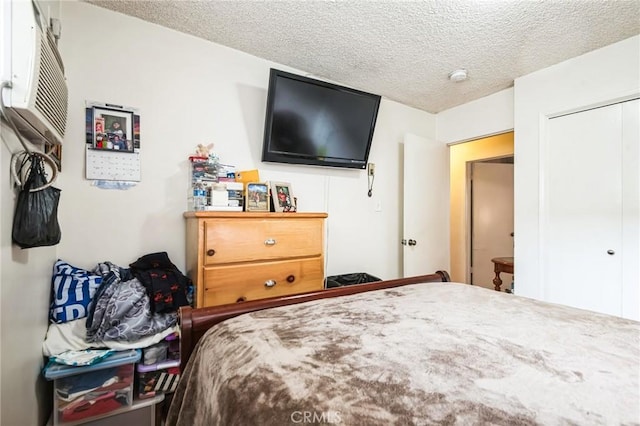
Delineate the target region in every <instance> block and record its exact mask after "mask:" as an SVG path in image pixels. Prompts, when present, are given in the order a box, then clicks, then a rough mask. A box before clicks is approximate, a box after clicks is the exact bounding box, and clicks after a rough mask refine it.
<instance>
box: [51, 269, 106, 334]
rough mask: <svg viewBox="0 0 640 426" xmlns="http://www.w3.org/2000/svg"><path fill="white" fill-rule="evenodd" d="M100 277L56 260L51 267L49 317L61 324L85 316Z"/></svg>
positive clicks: (100, 279)
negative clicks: (51, 292) (51, 291)
mask: <svg viewBox="0 0 640 426" xmlns="http://www.w3.org/2000/svg"><path fill="white" fill-rule="evenodd" d="M101 283H102V277H101V276H99V275H94V274H92V273H91V272H89V271H85V270H84V269H80V268H76V267H75V266H72V265H70V264H68V263H67V262H64V261H62V260H58V261H57V262H56V263H55V264H54V265H53V276H52V277H51V285H52V290H53V294H52V297H51V310H50V317H51V321H52V322H57V323H63V322H67V321H72V320H75V319H78V318H84V317H86V316H87V307H88V306H89V302H91V299H92V298H93V295H94V294H95V292H96V290H97V289H98V287H100V284H101Z"/></svg>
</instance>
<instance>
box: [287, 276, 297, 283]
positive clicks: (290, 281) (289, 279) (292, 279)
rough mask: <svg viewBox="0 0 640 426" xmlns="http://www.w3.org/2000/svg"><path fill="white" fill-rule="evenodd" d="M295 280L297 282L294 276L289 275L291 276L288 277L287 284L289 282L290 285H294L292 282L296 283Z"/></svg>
mask: <svg viewBox="0 0 640 426" xmlns="http://www.w3.org/2000/svg"><path fill="white" fill-rule="evenodd" d="M295 280H296V277H295V276H294V275H289V276H288V277H287V282H288V283H292V282H294V281H295Z"/></svg>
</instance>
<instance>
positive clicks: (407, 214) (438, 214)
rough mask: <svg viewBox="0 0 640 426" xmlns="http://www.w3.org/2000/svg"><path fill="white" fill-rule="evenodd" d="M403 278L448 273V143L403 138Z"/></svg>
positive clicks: (416, 137)
mask: <svg viewBox="0 0 640 426" xmlns="http://www.w3.org/2000/svg"><path fill="white" fill-rule="evenodd" d="M403 172H404V173H403V175H404V185H403V186H404V188H403V222H402V223H403V236H402V241H399V242H398V243H399V244H404V245H403V246H402V264H403V275H404V276H405V277H410V276H414V275H422V274H431V273H433V272H435V271H437V270H447V271H448V270H449V243H448V241H449V151H448V148H447V146H446V145H445V144H443V143H437V142H435V141H432V140H429V139H426V138H423V137H420V136H416V135H411V134H407V135H405V138H404V167H403Z"/></svg>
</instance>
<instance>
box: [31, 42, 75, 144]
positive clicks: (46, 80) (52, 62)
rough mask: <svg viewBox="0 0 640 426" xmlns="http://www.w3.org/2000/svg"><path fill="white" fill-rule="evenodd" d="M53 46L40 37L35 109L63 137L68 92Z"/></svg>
mask: <svg viewBox="0 0 640 426" xmlns="http://www.w3.org/2000/svg"><path fill="white" fill-rule="evenodd" d="M56 50H57V49H56V47H55V44H54V43H52V40H51V39H50V37H46V36H45V37H42V39H41V45H40V69H39V75H38V83H37V89H36V99H35V105H36V109H37V110H38V111H40V113H41V114H42V115H43V116H44V117H46V118H47V120H49V122H50V123H51V125H52V126H53V127H54V128H55V129H56V130H57V131H58V133H60V135H61V136H64V133H65V128H66V122H67V102H68V92H67V85H66V82H65V80H64V74H63V71H62V68H61V62H60V61H59V55H57V51H56Z"/></svg>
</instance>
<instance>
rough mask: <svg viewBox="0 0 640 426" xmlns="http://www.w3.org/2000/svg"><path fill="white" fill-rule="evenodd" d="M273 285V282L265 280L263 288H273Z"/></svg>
mask: <svg viewBox="0 0 640 426" xmlns="http://www.w3.org/2000/svg"><path fill="white" fill-rule="evenodd" d="M274 285H276V281H275V280H267V281H265V282H264V286H265V287H273V286H274Z"/></svg>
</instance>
